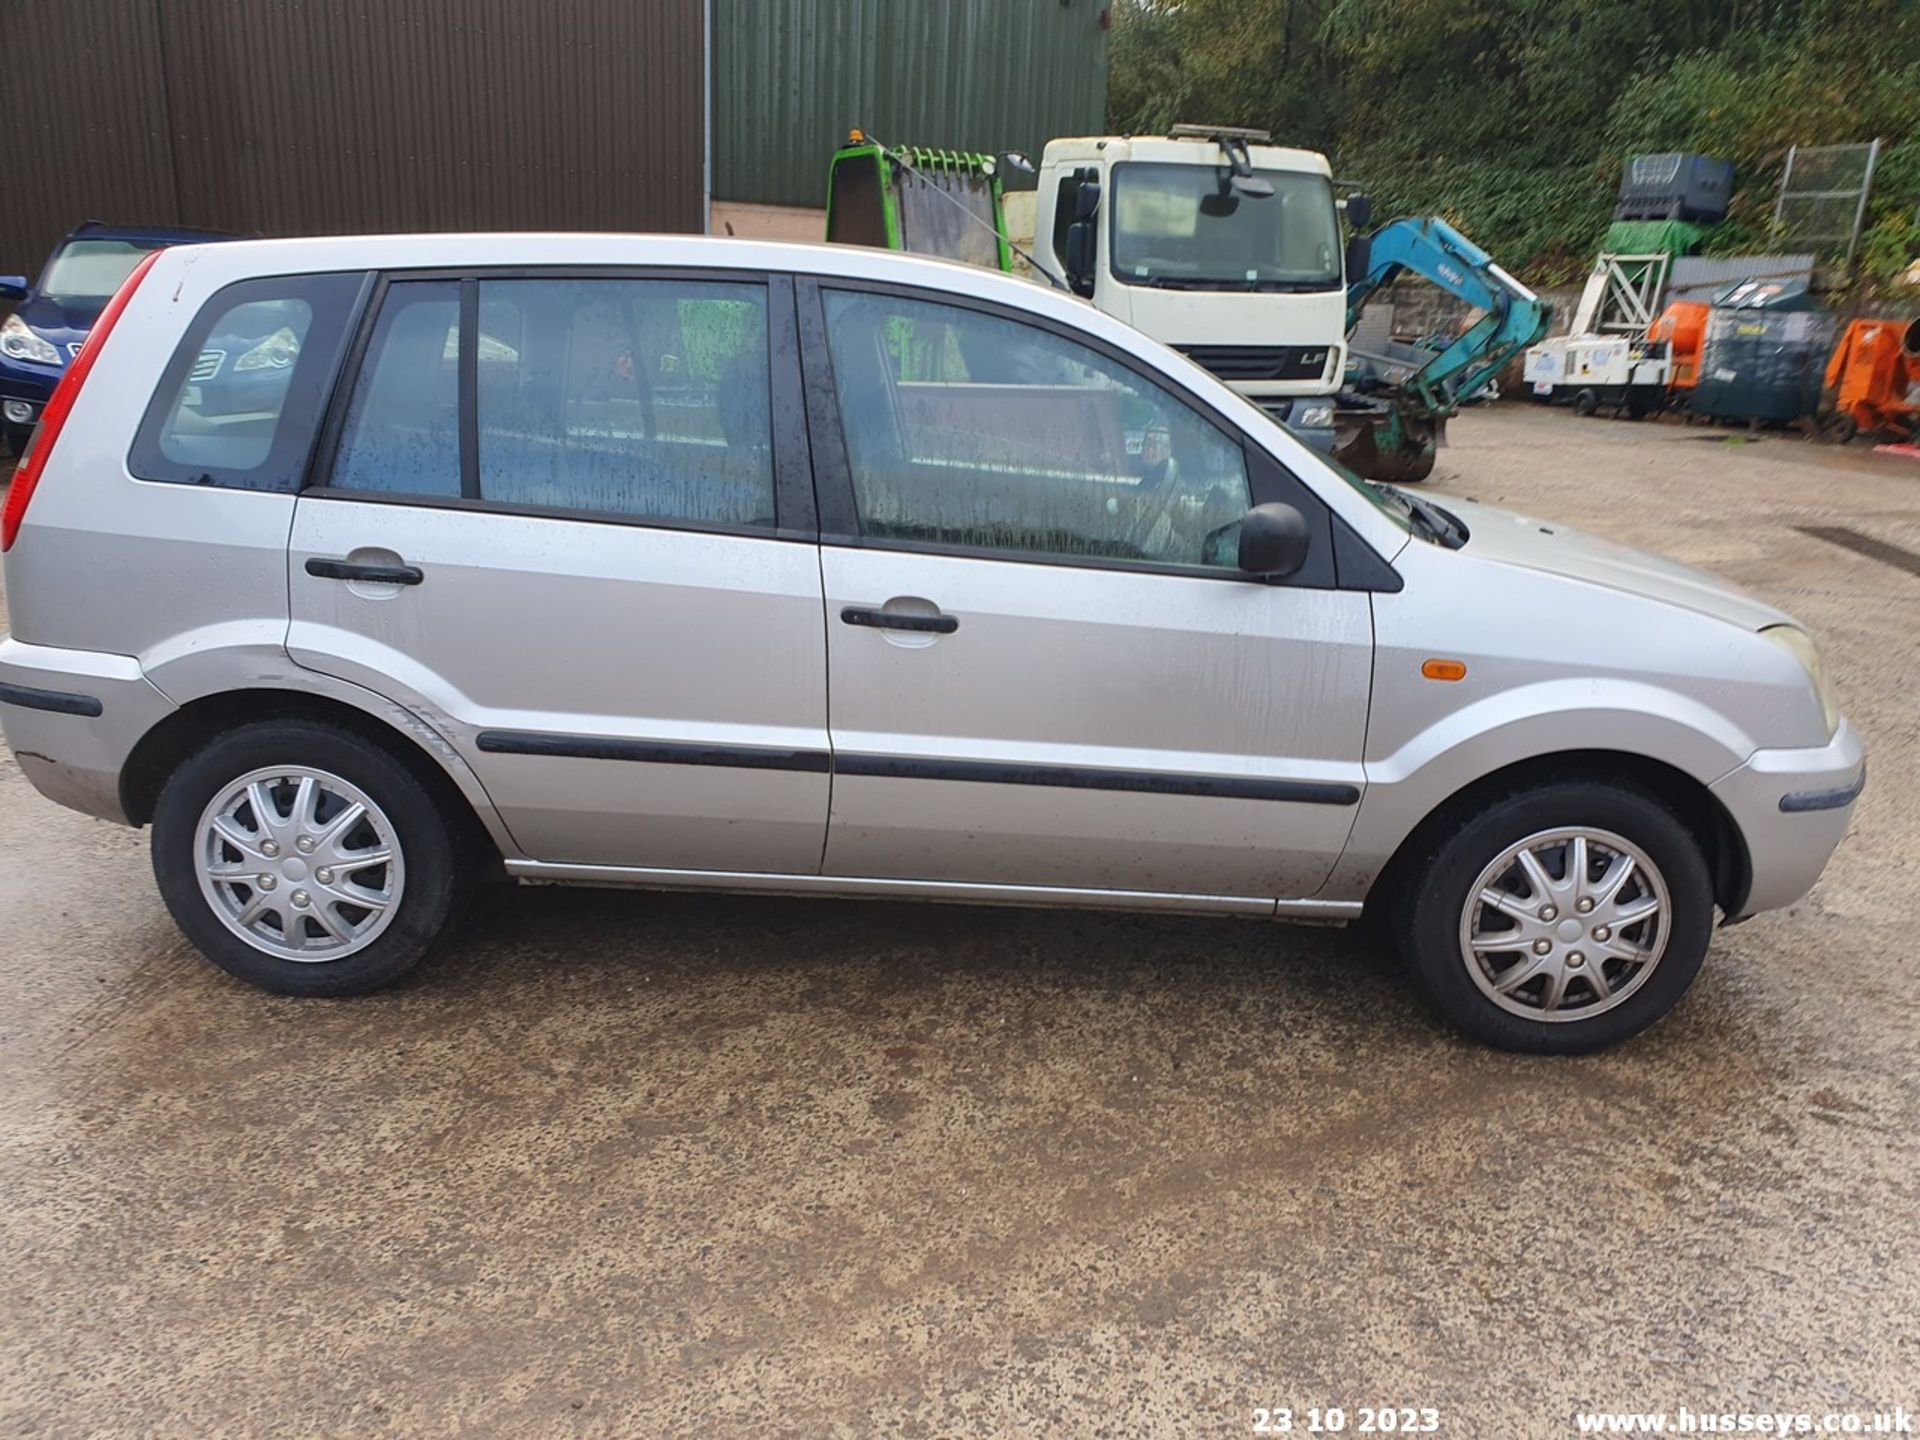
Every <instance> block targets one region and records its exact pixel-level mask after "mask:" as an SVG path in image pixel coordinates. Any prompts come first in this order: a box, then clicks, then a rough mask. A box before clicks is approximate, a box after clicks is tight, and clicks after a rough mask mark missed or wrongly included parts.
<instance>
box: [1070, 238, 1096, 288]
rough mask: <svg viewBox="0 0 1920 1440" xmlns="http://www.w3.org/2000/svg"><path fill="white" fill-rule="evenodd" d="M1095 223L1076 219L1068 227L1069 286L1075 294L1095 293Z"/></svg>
mask: <svg viewBox="0 0 1920 1440" xmlns="http://www.w3.org/2000/svg"><path fill="white" fill-rule="evenodd" d="M1093 247H1094V224H1093V221H1091V220H1076V221H1074V222H1073V224H1071V225H1069V226H1068V227H1067V287H1068V288H1069V289H1070V290H1072V291H1073V293H1074V294H1076V295H1080V296H1083V297H1085V296H1091V295H1092V294H1093V269H1094V263H1093V256H1094V248H1093Z"/></svg>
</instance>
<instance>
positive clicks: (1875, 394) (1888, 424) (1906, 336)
mask: <svg viewBox="0 0 1920 1440" xmlns="http://www.w3.org/2000/svg"><path fill="white" fill-rule="evenodd" d="M1827 389H1829V390H1831V391H1832V392H1833V396H1834V402H1833V413H1832V414H1831V415H1830V416H1828V417H1827V420H1826V424H1825V427H1824V428H1825V430H1826V432H1827V434H1828V435H1829V436H1831V437H1832V438H1833V439H1835V440H1839V441H1842V442H1845V441H1847V440H1851V439H1852V438H1853V437H1854V436H1855V435H1872V434H1876V433H1884V434H1888V435H1893V436H1898V437H1902V438H1905V437H1910V436H1912V435H1913V434H1914V433H1915V428H1916V423H1917V422H1920V320H1913V321H1906V320H1855V321H1854V322H1853V323H1852V324H1851V325H1849V326H1847V328H1846V329H1845V330H1844V331H1842V332H1841V335H1840V343H1839V344H1838V345H1836V346H1834V347H1833V358H1832V359H1831V360H1829V361H1828V362H1827Z"/></svg>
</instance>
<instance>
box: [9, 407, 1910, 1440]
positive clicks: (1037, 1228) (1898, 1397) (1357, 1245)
mask: <svg viewBox="0 0 1920 1440" xmlns="http://www.w3.org/2000/svg"><path fill="white" fill-rule="evenodd" d="M1454 442H1455V443H1454V445H1453V447H1452V448H1450V449H1449V450H1448V451H1446V452H1445V453H1444V456H1443V459H1442V462H1441V467H1440V471H1439V474H1438V476H1437V477H1436V481H1435V486H1434V488H1436V489H1440V490H1446V491H1451V492H1454V493H1458V494H1465V495H1472V496H1474V497H1476V498H1479V499H1483V500H1487V501H1492V502H1497V503H1504V504H1508V505H1511V506H1514V507H1517V508H1522V509H1525V510H1527V511H1530V512H1532V513H1535V514H1539V515H1543V516H1550V517H1555V518H1559V519H1562V520H1565V521H1568V522H1570V523H1574V524H1580V525H1584V526H1586V527H1588V528H1591V529H1595V530H1598V531H1601V532H1604V533H1607V534H1609V535H1612V536H1615V537H1617V538H1621V539H1625V540H1628V541H1632V542H1635V543H1639V544H1644V545H1648V546H1651V547H1654V548H1658V549H1662V550H1666V551H1668V552H1670V553H1672V554H1675V555H1677V556H1679V557H1681V558H1684V559H1687V560H1691V561H1695V562H1697V563H1700V564H1703V565H1706V566H1708V567H1710V568H1712V569H1714V570H1717V571H1719V572H1721V573H1722V574H1725V575H1727V576H1730V577H1731V578H1733V579H1735V580H1737V581H1739V582H1741V583H1743V584H1745V585H1747V586H1749V587H1750V588H1752V589H1754V590H1756V591H1758V592H1759V593H1761V594H1762V595H1764V596H1766V597H1768V598H1769V599H1771V600H1774V601H1776V602H1778V603H1780V604H1781V605H1783V606H1785V607H1786V608H1787V609H1789V610H1790V611H1792V612H1794V613H1795V614H1796V615H1798V616H1799V617H1800V618H1801V619H1802V620H1803V621H1804V622H1805V623H1806V624H1807V625H1808V626H1809V627H1810V628H1811V629H1812V630H1813V631H1814V632H1815V633H1816V634H1817V635H1818V636H1820V637H1821V639H1822V640H1823V641H1824V643H1825V645H1826V647H1827V649H1828V653H1829V657H1830V659H1831V662H1832V664H1833V667H1834V669H1835V672H1836V674H1837V678H1838V683H1839V685H1840V687H1841V690H1842V693H1843V700H1844V703H1845V705H1846V707H1847V709H1848V711H1849V713H1850V714H1851V715H1852V717H1853V719H1854V721H1855V722H1856V723H1857V724H1859V725H1860V726H1861V727H1862V728H1863V730H1864V732H1865V734H1866V737H1867V744H1868V748H1869V750H1870V752H1871V755H1872V783H1871V784H1870V785H1869V786H1868V788H1867V792H1866V795H1865V797H1864V798H1863V800H1862V801H1861V803H1860V806H1859V809H1858V811H1857V813H1856V818H1855V822H1854V827H1853V831H1852V833H1851V834H1850V835H1849V837H1848V839H1847V840H1846V842H1845V843H1844V844H1843V846H1842V847H1841V850H1840V852H1839V854H1838V855H1837V856H1836V858H1835V860H1834V862H1833V865H1832V866H1831V868H1830V869H1829V871H1828V873H1827V876H1826V878H1825V879H1824V880H1823V881H1822V882H1821V884H1820V885H1819V887H1818V888H1817V889H1816V890H1815V891H1814V892H1813V894H1812V895H1811V896H1810V897H1809V898H1808V899H1806V900H1805V901H1803V902H1802V903H1801V904H1799V905H1798V906H1796V907H1794V909H1793V910H1791V911H1790V912H1785V913H1779V914H1773V915H1767V916H1762V917H1760V918H1758V919H1756V920H1754V921H1753V922H1752V923H1750V924H1747V925H1743V926H1740V927H1738V928H1736V929H1733V930H1730V931H1727V932H1725V933H1724V934H1722V935H1721V936H1719V937H1718V939H1717V940H1716V943H1715V947H1714V950H1713V953H1712V954H1711V955H1710V957H1709V959H1708V962H1707V965H1706V967H1705V969H1704V970H1703V972H1702V974H1701V977H1700V980H1699V982H1698V984H1697V985H1696V986H1695V988H1694V991H1693V993H1692V994H1691V996H1690V997H1689V998H1688V999H1687V1000H1686V1001H1685V1002H1684V1003H1683V1005H1682V1006H1681V1008H1680V1009H1679V1011H1678V1012H1677V1013H1676V1014H1675V1015H1674V1016H1672V1017H1671V1018H1670V1019H1669V1020H1668V1021H1667V1022H1666V1023H1664V1024H1662V1025H1661V1026H1659V1027H1657V1028H1656V1029H1655V1030H1653V1031H1652V1032H1651V1033H1649V1034H1647V1035H1645V1036H1643V1037H1641V1038H1640V1039H1639V1040H1637V1041H1635V1042H1633V1043H1631V1044H1629V1045H1627V1046H1625V1047H1623V1048H1621V1049H1619V1050H1617V1051H1614V1052H1612V1053H1609V1054H1606V1055H1602V1056H1597V1057H1592V1058H1587V1059H1580V1060H1568V1061H1542V1060H1533V1059H1522V1058H1517V1057H1512V1056H1505V1055H1499V1054H1494V1053H1491V1052H1488V1051H1485V1050H1481V1049H1479V1048H1476V1047H1474V1046H1473V1045H1470V1044H1468V1043H1465V1042H1463V1041H1460V1040H1457V1039H1455V1038H1454V1037H1453V1036H1452V1035H1451V1034H1449V1033H1448V1032H1447V1031H1445V1030H1443V1029H1442V1028H1440V1026H1439V1025H1438V1024H1436V1023H1435V1022H1434V1021H1433V1020H1431V1019H1430V1018H1429V1017H1428V1016H1427V1015H1426V1014H1425V1013H1424V1012H1423V1011H1422V1010H1421V1009H1419V1008H1418V1007H1417V1006H1416V1005H1415V1003H1414V1002H1413V1001H1412V1000H1411V998H1410V997H1409V995H1408V994H1407V992H1406V989H1405V987H1404V986H1403V985H1402V983H1401V981H1400V979H1399V977H1398V976H1397V975H1396V974H1395V973H1394V971H1393V969H1392V968H1391V967H1390V966H1389V965H1387V964H1386V963H1384V962H1383V961H1380V960H1378V959H1376V958H1374V957H1373V955H1372V954H1371V953H1370V952H1369V951H1368V950H1367V949H1366V948H1365V946H1364V945H1362V944H1361V943H1360V941H1359V940H1358V939H1356V938H1355V937H1352V936H1350V935H1348V934H1345V933H1343V932H1337V931H1328V930H1312V929H1300V928H1286V927H1278V926H1266V925H1261V924H1258V923H1251V922H1244V921H1225V920H1219V921H1216V920H1200V919H1179V918H1136V917H1126V916H1108V915H1093V916H1080V915H1066V914H1051V913H1043V912H1023V911H992V910H971V909H947V908H937V907H918V908H916V907H908V906H896V905H890V904H874V903H837V902H829V901H797V900H795V901H789V900H771V899H721V898H702V897H689V896H648V895H641V894H614V893H590V892H584V891H555V890H537V891H536V890H528V891H505V892H503V893H501V894H499V895H497V896H494V897H492V898H490V899H489V900H488V901H487V902H486V903H485V904H484V906H483V908H482V913H481V914H480V915H479V916H478V918H477V920H476V923H475V924H474V925H473V927H472V929H471V930H470V932H469V934H468V936H467V938H466V940H465V942H464V943H463V944H461V945H460V946H458V947H457V948H456V949H455V950H454V951H453V952H451V953H449V954H447V955H445V956H444V957H443V958H442V959H440V960H439V961H438V963H436V964H434V965H432V966H430V967H428V968H427V969H426V970H425V971H423V972H422V973H421V974H419V975H418V976H417V977H416V978H415V979H414V980H413V981H411V982H410V983H408V984H407V985H405V986H403V987H401V988H399V989H397V990H395V991H392V992H389V993H386V994H383V995H379V996H376V997H372V998H369V999H363V1000H356V1001H348V1002H338V1003H323V1002H307V1003H302V1002H296V1001H290V1000H285V999H277V998H274V997H271V996H267V995H263V994H259V993H256V992H254V991H252V990H249V989H247V988H245V987H244V986H242V985H240V984H238V983H237V982H234V981H231V980H228V979H227V978H226V977H224V976H222V975H220V974H219V973H218V972H216V971H214V970H212V969H211V968H210V967H207V966H205V965H204V964H203V963H201V962H200V961H199V960H198V959H197V958H196V957H195V956H194V955H192V954H191V953H190V952H189V951H188V949H187V947H186V945H185V943H184V942H183V941H182V939H181V938H180V936H179V935H178V934H177V933H176V932H175V930H174V928H173V927H172V925H171V924H170V922H169V921H168V919H167V916H166V914H165V913H164V911H163V910H162V908H161V905H160V902H159V900H158V898H157V897H156V895H155V893H154V890H153V886H152V881H151V878H150V875H149V872H148V869H147V864H146V854H145V837H144V835H140V834H135V833H132V832H128V831H125V830H121V829H116V828H114V827H112V826H109V825H105V824H101V823H97V822H94V821H91V820H87V819H84V818H82V817H80V816H78V815H75V814H71V813H69V812H67V811H64V810H60V809H57V808H55V807H53V806H52V805H50V804H48V803H46V802H43V801H42V800H40V799H39V797H38V796H37V795H35V794H33V793H32V791H31V790H30V789H29V787H28V786H27V784H26V783H25V781H24V780H23V779H22V778H21V776H20V773H19V771H18V769H17V768H16V767H15V766H14V765H13V763H12V761H11V758H10V757H6V758H4V759H0V936H4V944H3V945H0V1197H4V1204H0V1305H3V1306H4V1311H3V1313H4V1316H5V1319H4V1326H3V1328H0V1435H6V1436H18V1435H90V1436H91V1435H101V1436H105V1435H166V1436H176V1435H177V1436H192V1437H203V1436H213V1435H223V1434H231V1435H267V1434H273V1435H312V1436H328V1437H338V1436H353V1435H361V1434H368V1435H381V1434H393V1435H441V1434H463V1435H502V1436H516V1437H518V1436H538V1435H550V1434H551V1435H574V1434H580V1435H607V1436H622V1437H626V1436H645V1435H655V1434H682V1433H685V1434H709V1433H721V1434H726V1433H770V1434H786V1433H804V1434H847V1435H864V1434H888V1435H903V1436H917V1435H927V1436H932V1435H957V1434H1008V1435H1035V1434H1044V1433H1067V1434H1071V1433H1097V1434H1111V1435H1133V1434H1141V1435H1146V1434H1151V1435H1176V1434H1223V1435H1236V1434H1247V1433H1249V1432H1250V1430H1251V1425H1252V1420H1253V1413H1254V1410H1255V1408H1256V1407H1271V1406H1291V1407H1293V1408H1294V1409H1295V1411H1296V1415H1297V1416H1299V1417H1300V1423H1301V1424H1303V1425H1304V1420H1305V1413H1304V1412H1305V1410H1306V1408H1307V1407H1308V1406H1314V1405H1319V1406H1329V1405H1341V1406H1344V1407H1346V1409H1347V1412H1348V1416H1349V1427H1350V1429H1351V1428H1354V1427H1357V1424H1358V1408H1359V1407H1361V1406H1366V1405H1380V1404H1393V1405H1413V1406H1432V1407H1435V1408H1437V1409H1438V1410H1439V1411H1440V1413H1441V1417H1442V1425H1443V1428H1442V1431H1441V1433H1442V1434H1445V1435H1449V1436H1488V1437H1501V1440H1530V1437H1546V1436H1560V1435H1566V1434H1571V1433H1573V1427H1572V1424H1571V1420H1570V1416H1571V1413H1572V1412H1573V1411H1574V1410H1575V1409H1584V1408H1589V1407H1607V1408H1616V1407H1625V1408H1632V1409H1636V1410H1654V1409H1669V1410H1671V1409H1675V1408H1677V1407H1678V1406H1680V1405H1682V1404H1685V1405H1688V1406H1690V1407H1692V1408H1693V1409H1695V1410H1703V1409H1704V1410H1756V1409H1761V1408H1773V1409H1789V1410H1810V1411H1815V1412H1825V1411H1833V1410H1874V1409H1884V1408H1890V1407H1892V1406H1893V1405H1896V1404H1904V1405H1905V1406H1906V1407H1907V1408H1908V1410H1909V1411H1913V1410H1916V1409H1920V1327H1916V1325H1915V1316H1916V1315H1920V1205H1917V1204H1916V1201H1915V1188H1914V1186H1915V1173H1916V1165H1915V1162H1916V1159H1920V1142H1917V1141H1916V1132H1917V1131H1920V1124H1917V1123H1916V1122H1920V1084H1917V1083H1916V1059H1917V1058H1920V1041H1917V1040H1916V1028H1915V1023H1914V1002H1915V983H1914V976H1915V973H1916V972H1915V967H1914V964H1913V953H1912V949H1911V946H1912V944H1913V936H1914V934H1915V931H1916V926H1917V925H1920V894H1917V893H1916V891H1917V890H1920V887H1916V885H1915V883H1914V879H1913V877H1914V874H1915V872H1916V869H1920V824H1917V822H1916V817H1920V781H1916V778H1915V777H1916V775H1917V774H1920V734H1917V733H1916V731H1917V728H1920V727H1917V726H1916V705H1915V699H1914V692H1915V687H1916V684H1920V661H1917V658H1916V651H1917V649H1920V641H1916V636H1920V576H1915V575H1913V574H1909V573H1906V572H1904V571H1902V570H1901V569H1898V568H1896V567H1894V566H1891V565H1888V564H1885V563H1881V562H1878V561H1875V560H1871V559H1867V558H1863V557H1861V556H1859V555H1856V554H1853V553H1851V552H1849V551H1846V550H1844V549H1841V548H1838V547H1837V546H1835V545H1833V544H1830V543H1827V542H1825V541H1823V540H1820V539H1816V538H1813V537H1810V536H1807V535H1804V534H1802V533H1800V532H1799V531H1798V530H1797V529H1796V528H1795V527H1798V526H1819V525H1827V526H1848V527H1852V528H1854V529H1857V530H1859V531H1862V532H1864V533H1866V534H1869V535H1872V536H1874V537H1877V538H1878V539H1881V540H1883V541H1887V542H1891V543H1893V544H1896V545H1900V546H1904V547H1906V548H1907V549H1909V550H1913V551H1920V465H1916V464H1914V463H1912V462H1910V461H1904V460H1900V459H1896V458H1892V457H1886V456H1876V455H1871V454H1868V453H1865V452H1864V450H1860V449H1856V450H1850V451H1847V452H1835V451H1832V450H1829V449H1821V448H1816V447H1813V446H1810V445H1807V444H1805V443H1803V442H1801V441H1799V440H1797V439H1793V438H1788V437H1784V436H1778V437H1774V436H1770V437H1767V438H1764V439H1762V440H1761V441H1760V442H1759V443H1738V444H1736V443H1729V442H1728V440H1727V439H1726V438H1724V437H1719V436H1710V435H1709V434H1708V433H1707V432H1705V431H1702V430H1692V429H1687V428H1685V427H1682V426H1678V425H1674V424H1663V425H1652V424H1641V425H1635V424H1631V423H1627V422H1606V421H1600V420H1589V421H1582V420H1578V419H1575V418H1574V417H1572V416H1571V415H1569V414H1567V413H1565V412H1547V411H1542V410H1536V409H1533V408H1531V407H1528V406H1525V405H1510V406H1506V407H1501V408H1499V409H1496V410H1492V411H1488V412H1482V413H1475V414H1472V415H1469V416H1467V417H1465V418H1464V419H1463V420H1461V421H1460V422H1459V423H1458V424H1457V425H1456V426H1455V430H1454Z"/></svg>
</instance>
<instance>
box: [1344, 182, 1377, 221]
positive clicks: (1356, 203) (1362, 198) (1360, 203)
mask: <svg viewBox="0 0 1920 1440" xmlns="http://www.w3.org/2000/svg"><path fill="white" fill-rule="evenodd" d="M1372 223H1373V197H1372V196H1371V195H1368V194H1366V193H1365V192H1364V191H1361V192H1356V193H1355V194H1352V195H1349V196H1347V228H1348V229H1350V230H1364V229H1366V228H1367V227H1368V226H1369V225H1371V224H1372Z"/></svg>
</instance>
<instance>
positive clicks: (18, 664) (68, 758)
mask: <svg viewBox="0 0 1920 1440" xmlns="http://www.w3.org/2000/svg"><path fill="white" fill-rule="evenodd" d="M175 708H176V707H175V706H174V703H173V702H172V701H171V700H169V699H167V697H166V696H164V695H162V694H161V693H160V692H159V691H158V690H157V689H155V688H154V686H153V684H152V682H151V681H149V680H148V679H147V678H146V676H145V675H143V674H141V672H140V662H139V661H138V660H135V659H134V658H133V657H132V656H130V655H104V654H101V653H99V652H98V651H93V650H59V649H55V648H53V647H52V646H47V645H26V644H22V643H21V642H20V641H18V640H15V639H12V638H11V637H9V638H7V639H4V640H0V729H3V730H4V731H5V732H6V737H7V745H8V747H9V748H10V749H12V751H13V757H14V759H15V760H17V761H18V762H19V764H20V769H21V770H22V771H23V772H24V773H25V774H26V777H27V779H28V780H29V781H31V782H32V784H33V788H34V789H36V790H38V791H39V792H40V793H41V794H42V795H44V796H46V797H47V798H48V799H49V800H52V801H55V802H56V803H58V804H61V805H65V806H67V807H68V808H69V809H73V810H79V811H82V812H83V813H85V814H88V815H97V816H99V817H100V818H101V819H103V820H114V821H118V822H119V823H120V824H123V825H124V824H126V823H127V816H126V812H125V811H124V810H123V809H122V808H121V805H120V772H121V770H122V768H123V767H124V766H125V765H126V762H127V756H128V755H130V754H131V753H132V752H133V747H134V746H135V745H137V744H138V743H139V742H140V738H141V736H143V735H145V734H146V733H147V731H149V730H150V729H152V728H153V726H154V725H155V724H157V723H158V722H159V721H161V720H162V719H164V718H165V717H166V716H167V715H168V714H170V713H171V712H172V711H173V710H174V709H175Z"/></svg>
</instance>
